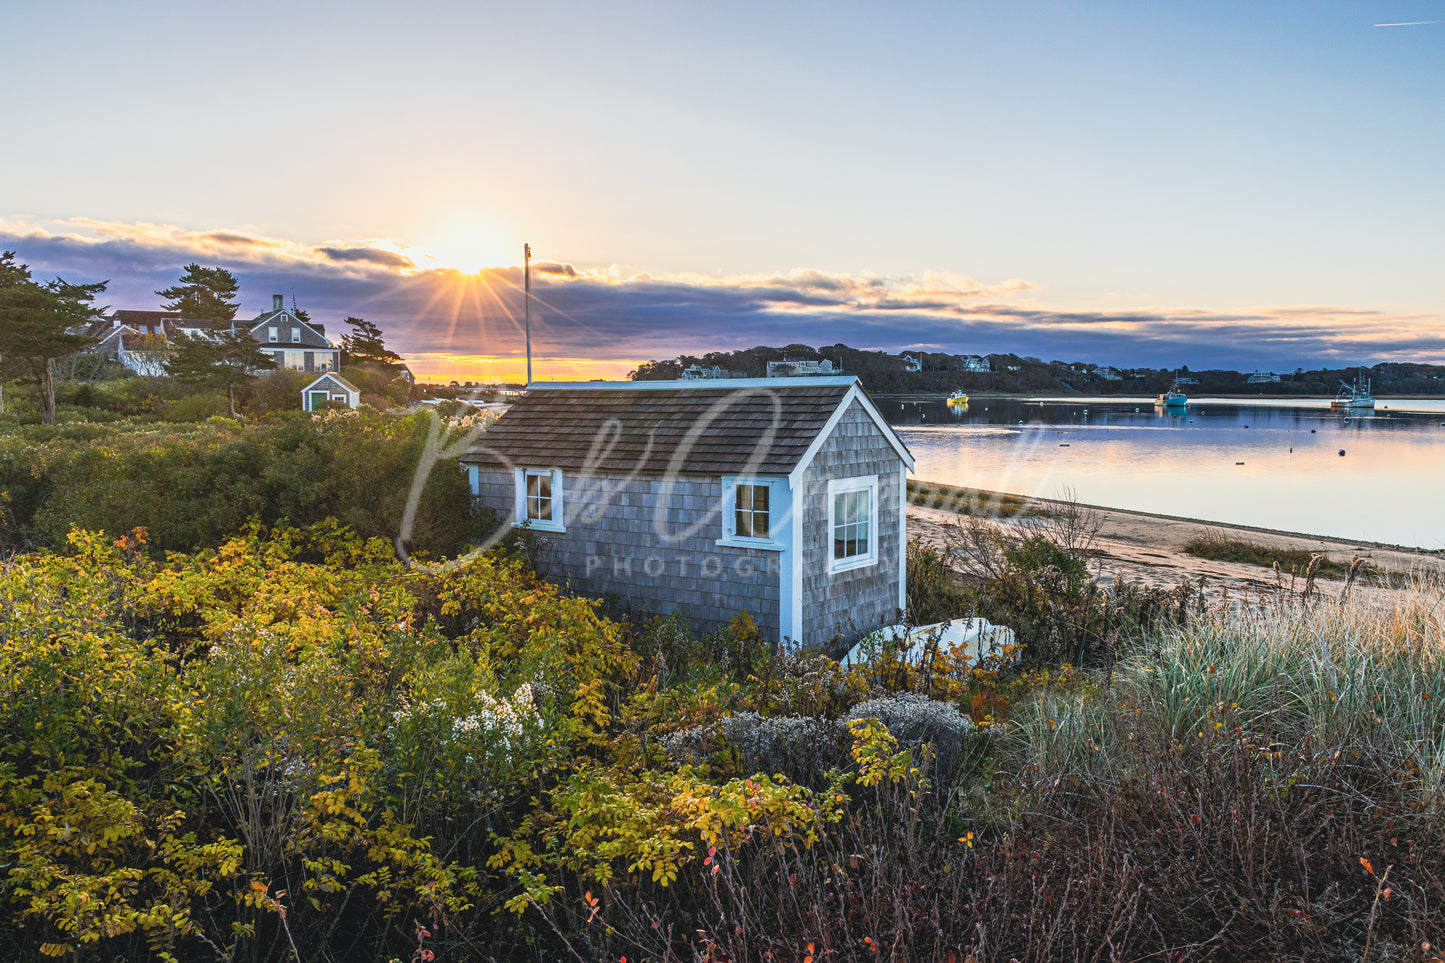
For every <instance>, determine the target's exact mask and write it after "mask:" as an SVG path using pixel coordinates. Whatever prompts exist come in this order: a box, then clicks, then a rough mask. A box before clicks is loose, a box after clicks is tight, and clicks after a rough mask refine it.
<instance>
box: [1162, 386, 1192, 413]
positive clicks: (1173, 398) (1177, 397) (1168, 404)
mask: <svg viewBox="0 0 1445 963" xmlns="http://www.w3.org/2000/svg"><path fill="white" fill-rule="evenodd" d="M1188 404H1189V396H1188V395H1186V394H1185V393H1184V392H1182V391H1180V390H1179V389H1178V388H1170V389H1169V390H1168V391H1166V392H1164V393H1163V394H1161V395H1159V396H1158V397H1157V398H1155V399H1154V406H1155V407H1156V408H1183V407H1185V406H1186V405H1188Z"/></svg>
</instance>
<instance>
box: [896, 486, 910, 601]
mask: <svg viewBox="0 0 1445 963" xmlns="http://www.w3.org/2000/svg"><path fill="white" fill-rule="evenodd" d="M898 611H899V612H901V613H905V614H906V613H907V612H908V469H907V468H899V469H898Z"/></svg>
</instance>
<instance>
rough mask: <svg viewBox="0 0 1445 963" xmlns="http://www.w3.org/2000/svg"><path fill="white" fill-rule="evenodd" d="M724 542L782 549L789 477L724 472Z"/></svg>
mask: <svg viewBox="0 0 1445 963" xmlns="http://www.w3.org/2000/svg"><path fill="white" fill-rule="evenodd" d="M722 487H723V490H722V505H721V506H720V507H721V509H722V538H720V539H718V544H720V545H733V546H737V547H740V548H782V543H781V542H780V541H779V538H780V537H781V534H782V533H781V528H782V526H783V524H784V521H785V518H784V516H785V513H786V510H787V507H788V482H787V479H785V478H754V477H746V476H742V475H724V476H723V480H722Z"/></svg>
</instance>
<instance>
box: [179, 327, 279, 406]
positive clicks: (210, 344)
mask: <svg viewBox="0 0 1445 963" xmlns="http://www.w3.org/2000/svg"><path fill="white" fill-rule="evenodd" d="M275 367H276V359H275V358H274V357H272V356H271V355H270V354H269V353H267V352H265V351H262V350H261V345H260V344H259V343H258V342H257V341H256V340H255V339H253V338H252V337H251V336H250V335H249V334H247V333H246V332H244V331H223V332H218V333H216V334H214V335H210V336H204V335H203V336H200V337H194V338H193V337H188V336H186V335H184V334H181V335H177V336H176V339H175V354H174V355H173V356H172V357H171V358H170V360H168V361H167V362H166V363H165V368H166V373H167V374H169V375H170V376H171V377H173V378H175V379H176V380H177V381H179V382H180V383H181V384H183V385H192V386H195V387H209V388H225V389H226V404H227V406H228V408H229V410H230V412H231V417H232V418H235V417H236V389H237V388H239V387H241V386H242V385H244V384H246V383H247V382H249V381H250V380H251V379H252V378H253V377H255V375H256V372H258V371H270V370H272V369H273V368H275Z"/></svg>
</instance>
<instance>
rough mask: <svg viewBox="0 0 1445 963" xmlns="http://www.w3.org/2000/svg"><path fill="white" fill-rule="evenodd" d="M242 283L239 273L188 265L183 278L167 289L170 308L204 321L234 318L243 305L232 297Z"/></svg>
mask: <svg viewBox="0 0 1445 963" xmlns="http://www.w3.org/2000/svg"><path fill="white" fill-rule="evenodd" d="M237 287H238V285H237V282H236V276H235V275H234V274H232V273H231V272H230V271H227V270H226V269H225V268H220V267H209V268H208V267H201V266H200V265H199V264H187V265H186V270H185V273H184V274H182V275H181V281H180V283H179V284H176V285H174V286H172V287H168V288H166V289H165V290H164V291H157V292H156V294H159V295H160V296H161V297H163V298H166V299H167V303H166V304H165V305H164V307H165V310H167V311H179V312H180V313H181V316H182V317H184V318H195V319H197V320H201V321H231V320H234V319H235V317H236V309H237V308H239V307H240V304H239V303H238V302H236V301H234V300H232V299H233V298H234V297H235V296H236V289H237Z"/></svg>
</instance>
